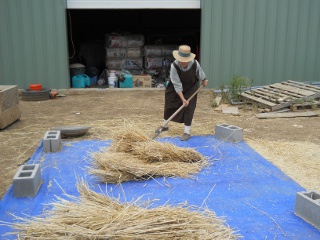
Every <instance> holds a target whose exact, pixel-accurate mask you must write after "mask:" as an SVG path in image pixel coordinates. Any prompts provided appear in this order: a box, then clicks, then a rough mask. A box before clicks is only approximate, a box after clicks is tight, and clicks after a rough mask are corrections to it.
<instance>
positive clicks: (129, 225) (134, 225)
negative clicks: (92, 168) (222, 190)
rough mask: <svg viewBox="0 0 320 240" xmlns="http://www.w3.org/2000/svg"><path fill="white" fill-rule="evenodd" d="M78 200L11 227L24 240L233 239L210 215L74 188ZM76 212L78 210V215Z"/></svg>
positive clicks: (61, 203) (204, 211)
mask: <svg viewBox="0 0 320 240" xmlns="http://www.w3.org/2000/svg"><path fill="white" fill-rule="evenodd" d="M77 187H78V190H79V192H80V197H74V196H68V197H69V198H71V199H72V201H68V200H65V199H62V198H59V199H58V200H59V201H56V202H53V203H51V205H52V208H51V209H50V210H46V211H45V212H44V213H43V216H40V217H31V218H20V217H16V220H18V223H13V224H12V225H11V227H12V228H13V229H15V232H10V233H7V234H6V235H13V234H19V237H20V238H25V239H55V240H59V239H74V240H76V239H129V240H130V239H139V240H144V239H148V240H154V239H170V240H171V239H202V240H206V239H210V240H211V239H237V238H238V237H239V235H237V234H235V233H234V231H233V230H232V229H230V227H228V226H226V225H224V221H223V220H221V219H219V218H218V217H216V215H215V214H214V213H213V212H211V211H210V210H208V209H199V208H198V207H192V206H189V207H187V206H183V205H181V206H178V207H172V206H169V205H164V206H162V207H157V208H150V206H149V208H146V207H141V204H140V205H139V203H138V200H136V201H135V202H131V203H120V202H119V201H118V200H116V199H111V198H109V197H106V196H105V195H102V194H98V193H96V192H94V191H91V190H90V189H89V188H88V187H87V186H86V185H85V184H84V183H82V184H78V185H77ZM79 209H81V210H80V211H79Z"/></svg>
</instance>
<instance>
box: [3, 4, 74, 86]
mask: <svg viewBox="0 0 320 240" xmlns="http://www.w3.org/2000/svg"><path fill="white" fill-rule="evenodd" d="M65 9H66V0H54V1H43V0H0V52H1V54H0V73H1V74H0V84H2V85H11V84H15V85H18V88H20V89H24V88H28V86H29V84H31V83H42V85H43V87H45V88H60V89H61V88H69V87H70V81H69V80H68V78H69V68H68V66H69V62H68V47H67V33H66V31H67V30H66V29H67V27H66V16H65V15H66V10H65Z"/></svg>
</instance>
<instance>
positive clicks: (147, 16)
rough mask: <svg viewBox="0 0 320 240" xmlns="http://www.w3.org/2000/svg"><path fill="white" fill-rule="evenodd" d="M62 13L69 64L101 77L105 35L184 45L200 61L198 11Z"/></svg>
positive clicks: (149, 10) (118, 10)
mask: <svg viewBox="0 0 320 240" xmlns="http://www.w3.org/2000/svg"><path fill="white" fill-rule="evenodd" d="M66 11H67V19H68V23H67V27H68V48H69V63H70V64H72V63H81V64H83V65H85V66H87V67H96V68H97V69H98V70H99V74H101V73H102V72H103V70H104V69H105V68H106V49H105V48H106V35H107V34H111V33H116V34H120V35H121V34H139V35H142V36H143V37H144V45H156V44H162V45H177V46H178V45H180V44H188V45H190V46H191V49H192V52H194V53H195V54H196V55H197V57H196V58H197V60H199V59H200V56H199V55H200V24H201V11H200V9H67V10H66ZM88 45H89V46H90V47H87V46H88ZM84 49H85V50H84Z"/></svg>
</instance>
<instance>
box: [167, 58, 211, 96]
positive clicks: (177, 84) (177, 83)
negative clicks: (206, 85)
mask: <svg viewBox="0 0 320 240" xmlns="http://www.w3.org/2000/svg"><path fill="white" fill-rule="evenodd" d="M194 61H196V63H197V70H196V75H197V78H198V79H199V81H203V80H206V75H205V73H204V72H203V70H202V68H201V66H200V64H199V62H198V61H197V60H194V59H193V60H191V61H190V62H189V63H188V65H187V67H186V68H183V67H182V66H181V65H180V63H179V61H178V60H175V61H174V62H175V63H176V64H177V66H178V67H179V68H180V69H181V71H184V72H185V71H188V70H189V69H190V68H191V67H192V65H193V63H194ZM170 79H171V82H172V84H173V86H174V89H175V91H176V93H179V92H182V91H183V87H182V82H181V80H180V77H179V75H178V73H177V69H176V68H175V67H174V65H173V63H172V64H171V69H170Z"/></svg>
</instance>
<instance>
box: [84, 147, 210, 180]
mask: <svg viewBox="0 0 320 240" xmlns="http://www.w3.org/2000/svg"><path fill="white" fill-rule="evenodd" d="M93 158H94V159H95V161H94V162H93V168H89V173H91V174H94V175H96V176H98V177H99V178H100V180H101V181H102V182H109V183H121V182H125V181H129V180H146V179H149V178H154V177H157V176H164V177H172V176H177V177H183V178H187V177H190V176H191V175H192V174H194V173H197V172H200V171H201V169H202V168H203V167H204V166H205V164H206V163H205V162H204V161H198V162H194V163H192V164H190V163H186V162H179V161H171V162H169V161H167V162H152V163H149V162H146V161H144V159H143V158H141V157H138V156H136V155H132V154H128V153H119V152H109V151H105V152H99V153H94V154H93Z"/></svg>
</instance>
